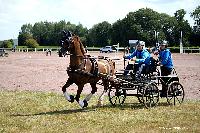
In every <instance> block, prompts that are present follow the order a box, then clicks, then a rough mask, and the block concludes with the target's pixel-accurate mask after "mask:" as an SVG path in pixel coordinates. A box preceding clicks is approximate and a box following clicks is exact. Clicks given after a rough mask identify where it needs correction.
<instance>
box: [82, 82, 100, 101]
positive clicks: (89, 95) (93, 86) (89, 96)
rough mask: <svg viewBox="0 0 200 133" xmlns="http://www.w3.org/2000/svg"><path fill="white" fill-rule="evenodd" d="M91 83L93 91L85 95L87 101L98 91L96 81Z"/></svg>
mask: <svg viewBox="0 0 200 133" xmlns="http://www.w3.org/2000/svg"><path fill="white" fill-rule="evenodd" d="M90 85H91V87H92V91H91V93H90V94H88V95H87V96H86V97H85V99H84V100H85V101H87V102H88V101H89V100H90V99H91V97H92V95H93V94H94V93H95V92H97V87H96V83H90Z"/></svg>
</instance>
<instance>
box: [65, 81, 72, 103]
mask: <svg viewBox="0 0 200 133" xmlns="http://www.w3.org/2000/svg"><path fill="white" fill-rule="evenodd" d="M71 84H73V81H72V80H70V79H68V80H67V82H66V83H65V85H64V86H63V87H62V91H63V94H64V96H65V98H66V100H68V101H69V102H74V96H73V95H69V94H68V93H67V91H66V88H67V87H69V86H70V85H71Z"/></svg>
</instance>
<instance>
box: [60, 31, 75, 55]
mask: <svg viewBox="0 0 200 133" xmlns="http://www.w3.org/2000/svg"><path fill="white" fill-rule="evenodd" d="M62 34H63V37H62V39H61V40H60V46H61V49H60V51H59V52H60V53H61V54H63V55H64V54H65V53H66V52H69V51H70V44H71V38H72V34H71V32H70V31H67V32H66V31H64V30H63V31H62Z"/></svg>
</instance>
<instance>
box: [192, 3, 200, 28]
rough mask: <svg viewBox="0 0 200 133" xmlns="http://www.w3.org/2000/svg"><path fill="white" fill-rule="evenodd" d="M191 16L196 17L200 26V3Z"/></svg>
mask: <svg viewBox="0 0 200 133" xmlns="http://www.w3.org/2000/svg"><path fill="white" fill-rule="evenodd" d="M190 16H191V17H192V18H193V19H194V21H195V23H194V24H195V25H196V26H200V5H199V6H198V7H196V9H195V10H194V11H193V12H191V13H190Z"/></svg>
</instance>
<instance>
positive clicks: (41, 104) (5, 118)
mask: <svg viewBox="0 0 200 133" xmlns="http://www.w3.org/2000/svg"><path fill="white" fill-rule="evenodd" d="M97 98H98V97H97V96H95V97H93V98H92V99H91V101H90V102H89V107H88V108H86V109H81V108H80V107H79V106H78V105H77V103H72V104H71V103H69V102H66V101H65V99H64V97H63V96H62V95H60V94H56V93H47V92H31V91H5V90H1V91H0V105H1V107H0V133H3V132H9V133H10V132H11V133H12V132H13V133H18V132H35V133H39V132H95V133H96V132H109V133H110V132H119V133H122V132H200V101H185V102H184V104H182V105H181V106H179V107H173V106H168V105H167V104H165V103H166V99H163V100H162V101H161V103H160V104H159V105H158V107H156V108H153V109H145V108H144V107H143V106H142V105H141V104H139V103H138V101H137V99H135V98H133V97H130V98H128V101H127V102H126V104H125V105H124V106H122V107H112V106H111V105H110V104H109V102H108V99H107V98H105V101H106V103H105V104H106V105H105V106H104V107H96V103H97ZM131 103H132V104H131Z"/></svg>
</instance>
